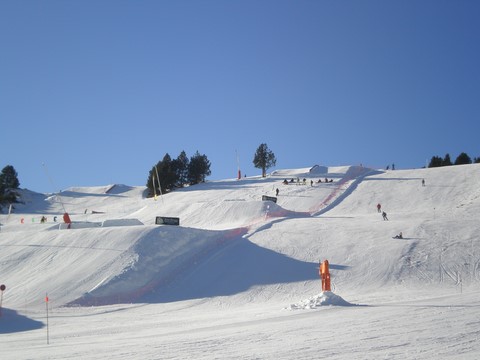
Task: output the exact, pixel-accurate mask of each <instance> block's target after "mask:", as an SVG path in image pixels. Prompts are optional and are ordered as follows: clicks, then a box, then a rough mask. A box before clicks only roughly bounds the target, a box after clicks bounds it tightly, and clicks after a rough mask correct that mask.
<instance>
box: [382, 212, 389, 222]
mask: <svg viewBox="0 0 480 360" xmlns="http://www.w3.org/2000/svg"><path fill="white" fill-rule="evenodd" d="M382 217H383V220H388V218H387V213H386V212H385V211H384V212H382Z"/></svg>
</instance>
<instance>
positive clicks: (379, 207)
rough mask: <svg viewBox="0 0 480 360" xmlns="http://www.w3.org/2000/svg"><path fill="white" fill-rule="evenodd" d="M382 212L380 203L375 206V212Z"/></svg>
mask: <svg viewBox="0 0 480 360" xmlns="http://www.w3.org/2000/svg"><path fill="white" fill-rule="evenodd" d="M381 211H382V205H380V203H378V204H377V212H381Z"/></svg>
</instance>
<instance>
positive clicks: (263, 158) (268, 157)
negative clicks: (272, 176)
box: [253, 144, 277, 177]
mask: <svg viewBox="0 0 480 360" xmlns="http://www.w3.org/2000/svg"><path fill="white" fill-rule="evenodd" d="M276 163H277V159H276V158H275V154H274V153H273V152H272V151H271V150H270V149H269V148H268V146H267V144H260V146H259V147H258V148H257V151H256V152H255V156H254V157H253V165H254V166H255V167H256V168H257V169H262V176H263V177H265V176H267V169H269V168H271V167H272V166H275V165H276Z"/></svg>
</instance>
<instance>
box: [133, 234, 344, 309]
mask: <svg viewBox="0 0 480 360" xmlns="http://www.w3.org/2000/svg"><path fill="white" fill-rule="evenodd" d="M332 269H338V270H343V268H342V267H341V266H338V267H336V266H335V265H334V266H333V267H332ZM318 279H319V277H318V263H312V262H305V261H300V260H296V259H293V258H290V257H288V256H286V255H283V254H280V253H277V252H275V251H272V250H269V249H265V248H262V247H260V246H258V245H256V244H254V243H252V242H250V241H248V240H246V239H242V240H239V241H236V242H235V243H232V244H231V245H230V246H228V247H227V248H225V249H223V250H222V251H220V252H217V253H215V254H213V255H212V256H211V257H210V258H208V259H206V260H205V261H204V262H203V263H202V264H199V265H198V266H197V267H195V268H194V269H192V271H191V272H190V273H189V274H186V275H185V276H184V277H183V278H182V279H177V281H176V282H175V283H171V284H168V285H165V286H161V287H157V288H155V289H153V290H152V291H151V292H150V293H148V294H145V295H144V296H143V297H142V298H140V299H139V301H138V302H147V303H162V302H174V301H182V300H190V299H200V298H206V297H215V296H230V295H235V294H239V293H241V292H244V291H247V290H248V289H251V288H253V287H256V286H264V285H272V284H280V283H292V282H301V281H308V280H318Z"/></svg>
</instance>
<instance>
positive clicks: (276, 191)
mask: <svg viewBox="0 0 480 360" xmlns="http://www.w3.org/2000/svg"><path fill="white" fill-rule="evenodd" d="M279 192H280V190H278V188H277V190H275V193H276V194H277V196H278V193H279Z"/></svg>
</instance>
